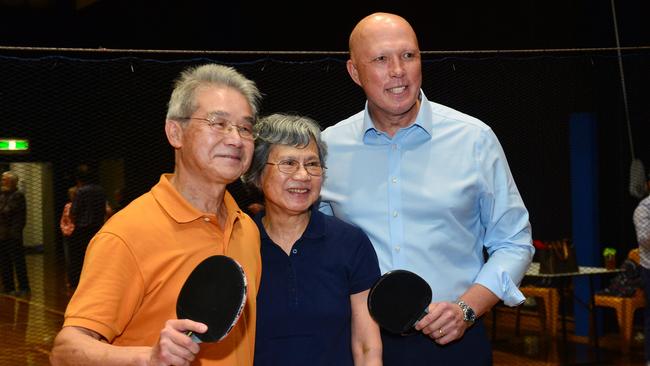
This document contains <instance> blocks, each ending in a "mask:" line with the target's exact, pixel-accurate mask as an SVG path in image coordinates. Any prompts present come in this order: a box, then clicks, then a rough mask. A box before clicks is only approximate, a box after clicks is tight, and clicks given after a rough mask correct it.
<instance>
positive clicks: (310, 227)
mask: <svg viewBox="0 0 650 366" xmlns="http://www.w3.org/2000/svg"><path fill="white" fill-rule="evenodd" d="M318 206H319V203H318V202H316V203H314V204H313V205H311V208H310V210H311V217H310V218H309V223H308V224H307V228H306V229H305V232H304V233H302V236H301V238H310V239H317V238H320V237H323V236H325V217H324V214H323V213H322V212H320V211H319V210H318ZM265 215H266V211H261V212H259V213H257V215H255V218H254V220H255V223H257V226H258V227H259V228H260V238H261V239H262V240H264V239H269V240H270V238H269V234H268V233H267V232H266V229H265V228H264V224H262V217H264V216H265Z"/></svg>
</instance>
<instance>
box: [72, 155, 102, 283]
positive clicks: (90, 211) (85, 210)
mask: <svg viewBox="0 0 650 366" xmlns="http://www.w3.org/2000/svg"><path fill="white" fill-rule="evenodd" d="M75 178H76V180H77V191H76V194H75V196H74V199H73V200H72V204H71V206H70V219H71V223H73V225H74V227H73V230H72V233H71V234H70V237H69V240H68V258H69V267H68V283H69V285H70V288H71V289H75V288H76V287H77V285H78V284H79V276H80V275H81V268H82V267H83V262H84V255H85V254H86V248H87V247H88V243H89V242H90V240H91V239H92V237H93V236H94V235H95V234H96V233H97V231H99V229H100V228H101V227H102V225H103V224H104V221H105V220H106V215H107V210H106V193H105V192H104V188H102V186H101V185H99V183H97V179H98V178H97V176H96V174H95V172H94V171H93V170H92V169H91V168H90V167H89V166H88V165H86V164H81V165H79V167H77V171H76V174H75Z"/></svg>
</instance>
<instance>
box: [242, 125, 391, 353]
mask: <svg viewBox="0 0 650 366" xmlns="http://www.w3.org/2000/svg"><path fill="white" fill-rule="evenodd" d="M256 131H257V135H258V137H257V140H256V142H255V155H254V159H253V164H252V165H251V169H250V171H249V172H248V173H247V174H246V175H245V179H246V181H248V182H249V183H251V184H252V185H253V186H255V187H257V188H258V189H259V190H261V191H262V193H263V196H264V203H265V204H264V208H265V211H261V212H260V213H259V214H257V215H256V216H255V222H256V223H257V225H258V227H259V229H260V234H261V241H262V269H263V270H262V281H261V283H260V292H259V294H258V297H257V302H258V308H257V320H258V333H257V340H256V344H255V365H257V366H267V365H268V366H272V365H285V366H291V365H314V366H316V365H323V366H329V365H337V366H345V365H353V364H354V365H381V337H380V335H379V329H378V327H377V325H376V324H375V322H374V321H373V320H372V318H371V317H370V314H369V312H368V306H367V300H368V292H369V289H370V287H371V286H372V284H373V283H374V282H375V281H376V280H377V279H378V278H379V266H378V264H377V256H376V254H375V252H374V250H373V248H372V245H371V244H370V241H369V240H368V237H367V236H366V235H365V234H364V233H363V231H361V230H360V229H358V228H356V227H354V226H352V225H349V224H346V223H344V222H343V221H341V220H339V219H337V218H334V217H332V216H326V215H324V214H322V213H321V212H319V211H318V204H317V203H316V202H317V200H318V197H319V194H320V189H321V184H322V182H323V179H324V175H323V173H324V164H325V157H326V154H327V150H326V146H325V144H324V143H323V142H322V141H321V139H320V128H319V126H318V124H317V123H316V122H314V121H313V120H311V119H309V118H306V117H301V116H295V115H283V114H273V115H271V116H268V117H265V118H263V119H262V120H261V121H260V122H259V123H258V124H257V126H256Z"/></svg>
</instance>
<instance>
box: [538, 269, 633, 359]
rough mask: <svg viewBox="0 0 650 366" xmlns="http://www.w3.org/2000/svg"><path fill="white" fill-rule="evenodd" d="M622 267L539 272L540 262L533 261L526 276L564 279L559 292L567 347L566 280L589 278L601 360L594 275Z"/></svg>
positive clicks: (563, 338)
mask: <svg viewBox="0 0 650 366" xmlns="http://www.w3.org/2000/svg"><path fill="white" fill-rule="evenodd" d="M622 271H623V270H622V269H620V268H616V269H607V268H605V267H591V266H578V271H577V272H565V273H539V263H538V262H532V263H531V264H530V266H529V267H528V270H527V271H526V276H529V277H538V278H558V279H562V280H561V281H559V283H560V288H559V289H558V292H559V294H560V311H561V321H562V341H563V343H564V345H565V347H566V344H567V336H566V302H565V301H564V282H565V281H564V280H566V279H567V278H572V277H579V276H587V277H588V278H589V291H590V294H591V296H590V300H591V301H590V302H591V304H590V306H591V308H590V309H589V311H590V312H591V313H590V314H591V321H592V324H593V331H592V333H593V335H594V346H595V347H596V358H597V359H598V360H600V347H599V344H598V326H597V317H596V311H595V308H596V304H595V301H594V295H595V292H594V284H593V277H594V276H597V275H605V274H614V273H618V272H622Z"/></svg>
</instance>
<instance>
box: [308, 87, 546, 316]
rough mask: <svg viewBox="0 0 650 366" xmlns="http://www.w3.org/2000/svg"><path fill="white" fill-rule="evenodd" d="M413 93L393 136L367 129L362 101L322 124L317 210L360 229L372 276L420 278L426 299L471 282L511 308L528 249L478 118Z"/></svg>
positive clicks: (494, 144)
mask: <svg viewBox="0 0 650 366" xmlns="http://www.w3.org/2000/svg"><path fill="white" fill-rule="evenodd" d="M420 95H421V107H420V110H419V112H418V116H417V119H416V121H415V123H413V124H412V125H411V126H409V127H406V128H402V129H400V130H399V131H398V132H397V133H396V134H395V136H393V138H391V137H390V136H388V135H387V134H385V133H383V132H381V131H379V130H377V129H375V128H374V124H373V121H372V119H371V118H370V115H369V114H368V110H367V103H366V109H365V110H364V111H361V112H359V113H357V114H355V115H354V116H352V117H350V118H348V119H346V120H343V121H341V122H339V123H337V124H336V125H334V126H331V127H328V128H327V129H325V131H323V134H322V138H323V140H325V141H326V142H327V146H328V159H327V164H326V165H327V173H326V174H327V175H326V178H325V181H324V185H323V189H322V191H321V200H322V202H321V208H320V209H321V211H323V212H325V213H328V214H334V215H335V216H337V217H339V218H341V219H343V220H345V221H347V222H350V223H352V224H355V225H357V226H359V227H361V229H363V230H364V231H365V232H366V233H367V234H368V236H369V237H370V240H371V241H372V244H373V245H374V247H375V250H376V252H377V256H378V257H379V266H380V268H381V271H382V273H385V272H387V271H390V270H393V269H407V270H410V271H413V272H415V273H417V274H419V275H420V276H422V277H423V278H424V279H425V280H426V281H427V282H428V283H429V285H431V288H432V290H433V301H435V302H437V301H455V300H456V299H458V297H459V296H460V295H462V294H463V293H464V292H465V291H466V290H467V289H468V288H469V287H470V286H471V285H472V284H473V283H479V284H481V285H483V286H485V287H487V288H488V289H490V291H492V292H493V293H494V294H495V295H496V296H497V297H499V298H500V299H501V300H503V302H504V303H505V304H506V305H509V306H515V305H518V304H520V303H522V302H523V301H524V299H525V298H524V296H523V294H522V293H521V292H520V291H519V289H518V287H517V284H518V283H519V282H520V281H521V279H522V278H523V276H524V273H525V272H526V269H527V268H528V265H529V264H530V262H531V260H532V256H533V253H534V247H533V245H532V240H531V228H530V223H529V221H528V211H527V210H526V207H525V206H524V203H523V201H522V199H521V196H520V195H519V191H518V190H517V187H516V185H515V182H514V180H513V178H512V175H511V173H510V168H509V167H508V163H507V161H506V157H505V154H504V152H503V149H502V148H501V145H500V144H499V141H498V139H497V137H496V136H495V134H494V133H493V132H492V130H491V129H490V127H488V126H487V125H486V124H484V123H483V122H481V121H479V120H478V119H476V118H473V117H471V116H468V115H466V114H463V113H460V112H458V111H456V110H453V109H451V108H449V107H446V106H443V105H440V104H437V103H433V102H429V101H428V100H427V99H426V96H425V95H424V93H423V92H422V91H421V92H420ZM484 247H485V249H486V250H487V253H488V254H489V260H488V261H487V262H485V260H484V253H483V248H484Z"/></svg>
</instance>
